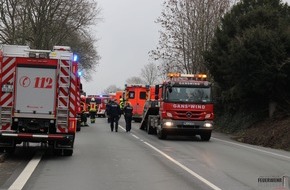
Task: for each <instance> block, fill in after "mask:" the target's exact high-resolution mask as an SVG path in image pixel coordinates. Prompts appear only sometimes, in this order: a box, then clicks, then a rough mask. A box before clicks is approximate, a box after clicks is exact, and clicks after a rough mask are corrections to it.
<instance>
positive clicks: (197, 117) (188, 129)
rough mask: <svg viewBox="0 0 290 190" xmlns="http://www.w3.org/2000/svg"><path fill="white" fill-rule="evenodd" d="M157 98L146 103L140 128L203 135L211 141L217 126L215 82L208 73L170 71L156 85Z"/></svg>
mask: <svg viewBox="0 0 290 190" xmlns="http://www.w3.org/2000/svg"><path fill="white" fill-rule="evenodd" d="M152 90H154V92H155V100H152V99H149V100H148V101H147V102H146V105H145V106H144V112H143V119H142V121H141V125H140V129H144V130H146V131H147V133H148V134H153V133H156V132H157V136H158V138H160V139H165V138H166V137H167V135H200V137H201V140H203V141H209V139H210V137H211V133H212V130H213V119H214V113H213V102H212V93H211V83H210V82H208V81H207V80H206V75H204V74H180V73H169V74H168V79H167V80H166V81H164V82H163V83H162V84H158V85H156V86H155V88H154V89H152Z"/></svg>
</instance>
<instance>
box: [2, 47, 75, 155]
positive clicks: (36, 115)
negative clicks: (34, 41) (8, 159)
mask: <svg viewBox="0 0 290 190" xmlns="http://www.w3.org/2000/svg"><path fill="white" fill-rule="evenodd" d="M0 74H1V78H0V85H1V92H0V111H1V113H0V151H4V150H6V151H7V152H13V151H14V149H15V146H16V144H21V143H22V142H41V143H47V144H48V145H49V146H52V147H53V150H54V153H55V154H57V155H66V156H70V155H72V154H73V147H74V140H75V133H76V125H77V119H76V114H77V109H78V107H79V105H78V102H80V99H79V98H80V94H79V90H80V86H79V82H78V65H77V62H76V61H74V54H73V53H72V52H71V50H70V47H68V46H55V47H54V48H53V51H50V50H35V49H30V48H29V47H28V46H18V45H2V47H1V49H0Z"/></svg>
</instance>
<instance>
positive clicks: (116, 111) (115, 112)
mask: <svg viewBox="0 0 290 190" xmlns="http://www.w3.org/2000/svg"><path fill="white" fill-rule="evenodd" d="M108 114H109V116H110V122H111V131H112V132H113V131H114V125H115V131H116V132H118V125H119V124H118V121H119V119H120V117H121V114H122V111H121V109H120V106H119V104H118V103H117V102H116V100H114V101H113V102H112V103H111V105H110V106H109V109H108Z"/></svg>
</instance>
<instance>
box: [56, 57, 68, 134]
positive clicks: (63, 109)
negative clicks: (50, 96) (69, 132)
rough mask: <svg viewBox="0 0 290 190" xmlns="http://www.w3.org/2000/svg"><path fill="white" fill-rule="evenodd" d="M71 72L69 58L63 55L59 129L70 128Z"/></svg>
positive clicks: (59, 65)
mask: <svg viewBox="0 0 290 190" xmlns="http://www.w3.org/2000/svg"><path fill="white" fill-rule="evenodd" d="M70 70H71V64H70V61H69V60H68V56H65V55H62V56H61V57H60V59H59V60H58V100H57V113H56V114H57V115H56V126H57V128H58V127H61V128H63V129H67V128H68V117H69V94H70V93H69V88H70V73H71V72H70Z"/></svg>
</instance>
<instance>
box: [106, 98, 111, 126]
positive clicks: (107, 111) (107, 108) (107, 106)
mask: <svg viewBox="0 0 290 190" xmlns="http://www.w3.org/2000/svg"><path fill="white" fill-rule="evenodd" d="M111 103H112V100H109V102H108V103H107V104H106V115H107V121H108V123H111V119H110V117H111V116H110V115H109V108H110V106H111Z"/></svg>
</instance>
